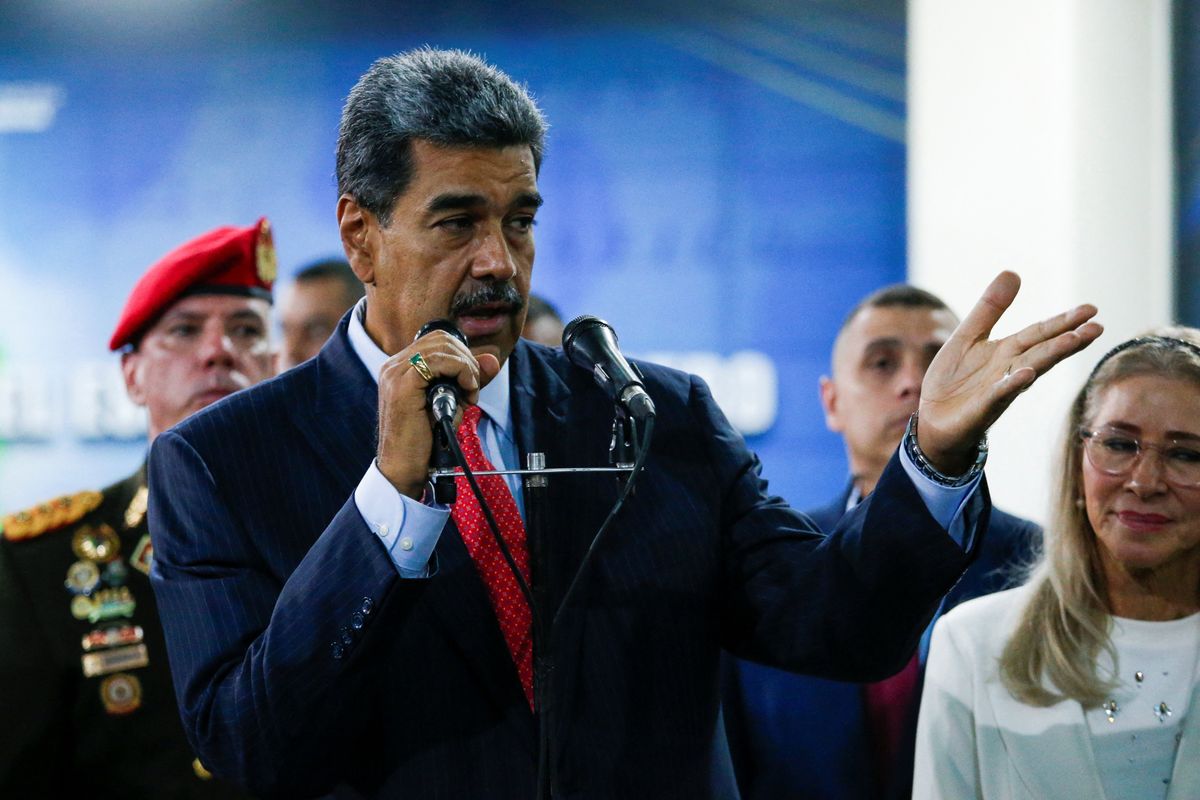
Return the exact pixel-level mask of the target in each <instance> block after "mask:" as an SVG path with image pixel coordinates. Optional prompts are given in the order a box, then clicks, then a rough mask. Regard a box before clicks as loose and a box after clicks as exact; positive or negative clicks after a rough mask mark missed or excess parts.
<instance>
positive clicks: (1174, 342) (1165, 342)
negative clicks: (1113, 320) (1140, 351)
mask: <svg viewBox="0 0 1200 800" xmlns="http://www.w3.org/2000/svg"><path fill="white" fill-rule="evenodd" d="M1146 344H1156V345H1160V346H1162V347H1168V348H1171V349H1174V350H1187V351H1188V352H1189V353H1191V354H1192V355H1194V356H1195V357H1196V358H1200V347H1197V346H1196V345H1194V344H1192V343H1191V342H1189V341H1187V340H1186V339H1176V338H1175V337H1174V336H1139V337H1137V338H1136V339H1130V340H1129V341H1126V342H1121V343H1120V344H1119V345H1117V346H1116V347H1114V348H1113V349H1112V350H1109V351H1108V352H1107V353H1105V354H1104V355H1103V357H1101V359H1100V360H1099V361H1097V362H1096V366H1094V367H1092V374H1090V375H1088V379H1087V382H1088V383H1089V384H1090V383H1091V382H1092V380H1093V379H1094V378H1095V377H1096V373H1097V372H1099V371H1100V368H1101V367H1103V366H1104V364H1105V362H1107V361H1108V360H1109V359H1110V358H1112V357H1113V356H1115V355H1116V354H1117V353H1123V352H1124V351H1126V350H1130V349H1132V348H1134V347H1141V346H1142V345H1146Z"/></svg>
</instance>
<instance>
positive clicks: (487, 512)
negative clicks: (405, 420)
mask: <svg viewBox="0 0 1200 800" xmlns="http://www.w3.org/2000/svg"><path fill="white" fill-rule="evenodd" d="M441 426H442V433H444V434H445V436H446V442H447V444H448V445H449V446H450V451H451V452H452V453H453V454H454V460H455V461H457V462H458V466H459V467H461V468H462V471H463V477H465V478H466V479H467V483H468V484H470V486H471V493H472V494H474V495H475V500H476V501H477V502H478V503H479V508H480V510H481V511H483V517H484V519H486V520H487V524H488V530H490V531H491V532H492V536H493V537H494V538H495V540H496V544H497V545H499V547H500V554H501V555H503V556H504V560H505V562H507V563H508V568H509V569H510V570H512V574H513V577H515V578H516V579H517V586H518V587H519V588H520V589H521V594H522V595H524V596H525V602H527V603H529V610H530V613H531V614H536V613H537V611H536V610H534V605H533V592H532V591H530V589H529V584H528V583H526V581H525V576H524V575H522V574H521V570H520V569H519V568H518V567H517V562H516V561H515V560H513V557H512V553H511V552H510V551H509V549H508V545H507V544H505V543H504V537H503V536H501V535H500V526H499V525H497V524H496V518H495V517H493V516H492V510H491V509H490V508H488V504H487V503H486V502H485V501H484V499H483V490H482V489H480V488H479V483H478V482H477V481H476V480H475V473H473V472H471V468H470V467H468V466H467V458H466V456H464V455H463V451H462V448H461V447H459V444H458V436H457V435H456V434H455V431H454V422H453V420H451V419H449V418H445V417H443V418H442V420H441ZM497 477H499V476H497ZM535 625H536V621H535ZM535 629H536V627H535Z"/></svg>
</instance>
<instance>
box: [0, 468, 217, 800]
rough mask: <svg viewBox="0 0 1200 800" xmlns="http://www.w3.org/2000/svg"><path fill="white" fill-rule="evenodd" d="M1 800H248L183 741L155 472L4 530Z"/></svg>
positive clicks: (62, 501) (31, 513)
mask: <svg viewBox="0 0 1200 800" xmlns="http://www.w3.org/2000/svg"><path fill="white" fill-rule="evenodd" d="M3 525H4V530H3V535H2V536H0V797H4V798H10V797H11V798H26V797H29V798H44V797H45V798H49V797H88V798H102V797H113V798H118V797H119V798H141V797H146V798H150V797H153V798H192V797H196V798H201V797H220V798H226V797H237V796H239V795H238V793H237V792H236V791H235V790H233V789H231V788H230V787H229V786H228V785H224V784H221V783H220V782H219V781H217V780H215V779H213V778H212V777H211V776H209V775H208V773H207V772H206V771H205V770H204V768H203V766H201V764H200V763H199V762H198V761H196V760H195V757H194V755H193V753H192V751H191V748H190V747H189V746H188V744H187V741H186V740H185V739H184V735H183V728H182V726H181V724H180V722H179V714H178V710H177V708H176V705H175V694H174V691H173V689H172V685H171V674H170V671H169V669H168V666H167V650H166V646H165V643H164V642H163V633H162V626H161V625H160V624H159V618H158V608H157V605H156V603H155V599H154V595H153V593H152V592H151V589H150V579H149V576H148V573H149V568H150V561H151V558H152V557H153V551H152V549H151V547H150V537H149V535H148V533H147V527H146V483H145V474H144V470H139V471H138V473H137V474H135V475H132V476H130V477H129V478H127V479H126V480H123V481H121V482H120V483H117V484H114V485H113V486H110V487H108V488H107V489H104V490H103V491H99V492H96V491H89V492H80V493H79V494H75V495H67V496H64V497H60V498H57V499H56V500H52V501H50V502H49V503H43V504H41V505H38V506H35V507H33V508H31V509H29V510H27V511H23V512H20V513H17V514H10V515H9V516H7V517H5V518H4V520H3Z"/></svg>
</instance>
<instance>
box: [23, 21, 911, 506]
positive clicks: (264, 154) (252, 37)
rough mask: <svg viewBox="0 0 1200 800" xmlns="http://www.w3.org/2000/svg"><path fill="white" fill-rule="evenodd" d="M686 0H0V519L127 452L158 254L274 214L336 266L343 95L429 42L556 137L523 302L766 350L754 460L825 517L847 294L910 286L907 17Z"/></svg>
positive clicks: (125, 462)
mask: <svg viewBox="0 0 1200 800" xmlns="http://www.w3.org/2000/svg"><path fill="white" fill-rule="evenodd" d="M313 5H314V6H315V5H317V4H313ZM693 5H695V4H689V3H684V2H648V3H647V2H640V3H636V4H634V3H629V4H627V5H623V4H622V3H619V2H617V3H608V4H606V10H604V11H596V10H592V9H591V8H589V7H588V6H586V5H579V6H577V7H572V6H570V5H569V4H563V3H542V2H524V1H522V0H517V1H516V2H510V3H506V4H491V3H483V2H477V3H459V2H451V3H445V2H441V3H433V2H412V3H404V4H402V5H399V4H398V5H395V6H389V5H388V4H353V5H351V4H344V3H322V4H320V8H304V7H303V4H299V3H297V4H280V3H272V4H269V9H268V8H267V6H265V5H264V6H256V5H255V4H251V3H239V4H236V5H234V4H232V3H223V2H216V1H215V0H179V1H178V2H174V3H136V2H132V0H124V1H122V0H113V2H106V3H83V2H69V1H68V0H38V1H37V2H25V1H24V0H18V2H11V0H10V1H8V2H5V3H3V4H0V208H2V209H3V212H4V213H3V214H2V215H0V440H2V441H3V444H2V445H0V507H3V508H5V509H10V510H11V509H13V508H15V507H17V506H20V505H24V504H27V503H31V502H34V501H36V500H39V499H42V498H43V497H46V496H49V495H51V494H54V493H58V492H63V491H71V490H77V489H82V488H96V487H99V486H101V485H104V484H107V483H109V482H111V481H113V480H116V479H118V478H120V477H122V476H123V475H125V474H126V473H128V472H130V471H132V470H133V469H134V468H135V467H136V466H137V464H138V463H139V461H140V459H141V458H142V455H143V453H144V448H145V442H144V440H143V439H142V438H141V437H140V436H139V431H141V430H142V428H141V425H142V421H141V418H140V417H138V416H137V415H136V414H134V415H131V414H130V413H129V412H128V410H127V409H125V408H123V406H122V404H121V403H120V402H118V401H119V400H120V399H121V389H120V383H119V377H118V374H117V358H116V357H115V356H112V355H110V354H108V353H107V350H106V348H105V344H106V342H107V340H108V337H109V334H110V333H111V330H112V327H113V324H114V322H115V319H116V315H117V313H118V310H119V309H120V307H121V305H122V304H123V302H124V298H125V296H126V294H127V292H128V291H129V289H130V287H131V286H132V284H133V282H134V281H135V280H136V278H137V276H138V275H139V274H140V273H141V271H142V270H143V269H144V268H145V267H146V266H147V265H148V264H149V263H151V262H152V261H154V260H155V259H157V258H158V257H159V256H160V255H161V254H162V253H164V252H165V251H167V250H168V249H170V248H171V247H173V246H174V245H176V244H178V243H179V242H181V241H183V240H184V239H187V238H190V237H191V236H193V235H195V234H197V233H199V232H201V231H203V230H205V229H208V228H211V227H214V226H216V225H221V224H240V225H246V224H250V223H251V222H253V221H254V220H255V219H256V218H257V217H258V216H260V215H266V216H268V217H269V218H270V219H271V220H272V222H273V224H274V227H275V234H276V243H277V246H278V250H279V256H280V263H281V267H282V271H283V272H284V273H285V274H286V273H287V272H289V271H290V270H291V269H292V268H294V267H296V266H298V265H300V264H302V263H304V262H306V261H308V260H310V259H312V258H315V257H318V256H323V255H328V254H331V253H337V252H339V250H340V248H339V245H338V242H337V235H336V228H335V221H334V206H335V202H336V191H335V188H334V182H333V178H332V173H333V149H334V142H335V138H336V129H337V121H338V114H339V111H340V107H341V103H342V100H343V98H344V97H345V95H346V93H347V92H348V91H349V89H350V87H351V86H352V85H353V83H354V82H355V80H356V79H357V77H358V76H359V75H360V74H361V73H362V72H363V71H364V70H365V69H366V67H367V66H368V65H369V64H370V63H371V61H372V60H374V59H375V58H377V57H379V56H382V55H387V54H391V53H393V52H396V51H398V50H402V49H405V48H408V47H412V46H416V45H421V44H426V43H428V44H433V45H436V46H446V47H461V48H467V49H471V50H474V51H476V52H479V53H481V54H483V55H485V56H486V57H487V58H488V59H489V60H490V61H492V62H493V63H495V64H497V65H498V66H500V67H501V68H503V69H504V70H506V71H508V72H509V73H510V74H512V75H514V76H516V77H517V78H518V79H520V80H523V81H525V82H527V83H528V85H529V87H530V89H531V90H532V91H533V93H534V94H535V95H536V96H537V98H538V99H539V101H540V103H541V104H542V106H543V108H544V109H545V111H546V114H547V116H548V117H549V119H550V122H551V126H552V128H551V133H550V137H549V141H548V150H547V157H546V160H545V163H544V166H543V169H542V174H541V178H540V188H541V191H542V193H543V195H544V196H545V197H546V200H547V203H546V206H545V208H544V209H543V212H542V213H541V214H540V216H539V220H540V221H539V225H538V229H537V237H538V258H537V267H536V270H535V277H534V289H535V291H538V292H540V293H542V294H544V295H546V296H547V297H549V298H550V299H552V300H553V301H554V302H556V303H557V304H558V305H559V306H560V307H561V308H562V309H563V311H564V313H565V314H567V315H575V314H579V313H592V314H596V315H598V316H602V317H605V318H607V319H609V320H610V321H611V322H612V323H613V324H614V326H615V327H616V329H617V330H618V331H619V332H620V334H621V342H622V345H623V346H624V349H625V350H626V351H627V352H630V353H651V352H660V351H666V352H668V353H672V352H673V353H675V354H677V355H678V354H680V353H689V352H690V353H696V352H701V353H707V354H708V355H707V356H705V357H706V358H708V359H709V361H710V362H711V363H713V364H715V365H717V366H718V367H719V366H720V364H721V361H720V359H722V358H726V357H728V356H730V355H731V354H734V353H737V352H739V351H745V350H751V351H758V352H760V353H762V354H765V356H766V358H767V359H768V360H769V363H771V364H773V366H774V369H775V372H776V374H777V378H778V382H777V412H776V413H775V414H774V415H773V416H772V417H771V418H770V419H769V420H768V421H767V423H766V430H764V431H761V432H755V433H753V434H752V435H751V436H750V437H749V438H750V441H751V444H752V446H753V447H754V448H755V449H756V450H757V451H758V452H759V453H760V455H761V456H762V458H763V460H764V462H765V464H766V474H767V475H768V476H769V477H770V478H771V480H772V486H773V488H774V489H775V490H776V491H778V492H779V493H781V494H783V495H784V496H785V497H787V498H788V499H790V500H791V501H792V502H793V503H796V504H799V505H801V506H804V505H810V504H813V503H816V502H819V501H822V500H824V499H825V498H826V497H827V496H829V495H830V494H832V493H833V492H834V491H836V489H837V488H838V487H840V485H841V484H842V483H843V481H844V479H845V465H844V460H843V457H842V453H841V447H840V443H839V441H838V440H837V439H836V437H834V436H833V435H832V434H829V433H828V432H827V431H826V430H825V428H824V423H823V419H822V416H821V412H820V407H819V405H818V403H817V378H818V377H819V375H820V374H821V373H822V372H824V371H826V370H827V363H828V353H829V348H830V345H831V342H832V338H833V335H834V332H835V330H836V327H837V325H838V324H839V323H840V321H841V318H842V317H843V315H844V314H845V312H846V311H847V310H848V309H849V308H850V306H851V305H853V303H854V301H855V300H856V299H857V298H858V297H859V296H861V295H863V294H865V293H866V292H867V291H869V290H871V289H873V288H875V287H877V286H879V285H882V284H885V283H889V282H894V281H898V280H902V279H903V276H904V272H905V269H904V253H905V231H904V228H905V202H904V186H905V151H904V143H903V136H904V5H903V2H899V1H896V2H851V0H825V1H824V2H807V3H804V2H796V3H791V4H787V5H786V6H784V5H776V4H772V3H768V2H759V1H758V0H743V1H742V2H737V3H716V4H709V5H705V7H704V9H705V10H703V11H697V10H695V9H694V8H690V6H693ZM681 357H682V356H681ZM734 388H736V387H734ZM729 391H730V390H729V387H725V397H731V395H730V394H729ZM725 397H723V396H722V395H721V394H718V398H719V399H721V400H722V401H723V402H736V399H733V400H726V399H725ZM731 416H734V415H733V414H732V413H731ZM758 427H759V428H761V427H763V426H758ZM752 429H753V426H752Z"/></svg>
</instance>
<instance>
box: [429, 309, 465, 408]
mask: <svg viewBox="0 0 1200 800" xmlns="http://www.w3.org/2000/svg"><path fill="white" fill-rule="evenodd" d="M433 331H445V332H446V333H448V334H450V335H451V336H453V337H454V338H455V339H458V340H459V341H460V342H462V343H463V344H467V337H466V336H464V335H463V332H462V331H460V330H459V329H458V326H457V325H455V324H454V323H453V322H451V321H450V320H448V319H435V320H430V321H429V322H426V323H425V324H424V325H422V326H421V330H419V331H417V338H418V339H420V338H421V337H422V336H424V335H425V334H427V333H432V332H433ZM460 391H461V390H460V388H459V386H458V381H456V380H454V379H453V378H444V377H443V378H435V379H434V380H432V381H430V382H429V386H428V387H427V388H426V389H425V402H426V403H427V404H428V405H429V408H430V410H431V411H432V412H433V421H434V422H435V423H440V422H441V421H442V420H444V419H448V420H453V419H454V415H455V414H456V413H457V412H458V404H459V401H460V400H461V397H460V395H459V392H460Z"/></svg>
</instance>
